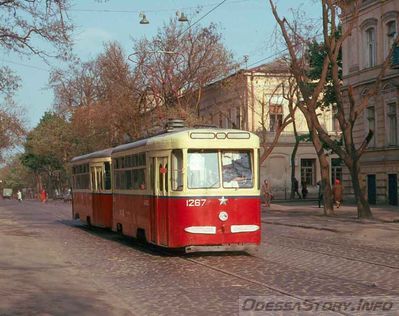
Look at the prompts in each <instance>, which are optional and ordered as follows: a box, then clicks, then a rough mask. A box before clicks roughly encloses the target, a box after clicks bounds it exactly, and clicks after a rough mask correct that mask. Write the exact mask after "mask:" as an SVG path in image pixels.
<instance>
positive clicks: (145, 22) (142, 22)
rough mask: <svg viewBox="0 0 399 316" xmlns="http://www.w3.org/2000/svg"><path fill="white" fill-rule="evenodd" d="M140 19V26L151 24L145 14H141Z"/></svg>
mask: <svg viewBox="0 0 399 316" xmlns="http://www.w3.org/2000/svg"><path fill="white" fill-rule="evenodd" d="M139 17H140V18H141V20H140V24H150V22H149V21H148V20H147V17H146V16H145V14H144V13H143V12H140V14H139Z"/></svg>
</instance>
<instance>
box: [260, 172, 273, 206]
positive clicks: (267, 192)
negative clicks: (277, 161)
mask: <svg viewBox="0 0 399 316" xmlns="http://www.w3.org/2000/svg"><path fill="white" fill-rule="evenodd" d="M271 191H272V190H271V184H270V183H269V181H267V180H266V179H265V180H264V181H263V184H262V192H263V196H264V198H265V206H270V202H271V200H272V199H273V195H272V192H271Z"/></svg>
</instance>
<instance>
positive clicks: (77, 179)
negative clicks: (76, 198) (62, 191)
mask: <svg viewBox="0 0 399 316" xmlns="http://www.w3.org/2000/svg"><path fill="white" fill-rule="evenodd" d="M72 173H73V188H74V189H89V188H90V174H89V165H88V164H83V165H77V166H74V167H73V168H72Z"/></svg>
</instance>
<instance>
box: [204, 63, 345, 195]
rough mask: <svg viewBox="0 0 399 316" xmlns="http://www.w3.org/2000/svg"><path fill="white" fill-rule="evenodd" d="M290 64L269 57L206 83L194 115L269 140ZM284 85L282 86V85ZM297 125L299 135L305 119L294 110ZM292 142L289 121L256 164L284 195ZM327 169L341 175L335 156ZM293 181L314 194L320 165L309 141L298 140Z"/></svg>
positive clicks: (326, 118)
mask: <svg viewBox="0 0 399 316" xmlns="http://www.w3.org/2000/svg"><path fill="white" fill-rule="evenodd" d="M288 78H289V69H288V67H287V66H286V65H285V63H284V62H282V61H278V60H277V61H274V62H272V63H269V64H265V65H261V66H258V67H256V68H252V69H246V70H240V71H238V72H237V73H235V74H233V75H231V76H229V77H227V78H224V79H221V80H219V81H217V82H215V83H213V84H210V85H208V86H207V87H205V88H204V90H203V92H202V98H201V101H200V107H199V114H200V116H201V117H202V118H203V120H204V121H205V122H206V123H209V124H213V125H216V126H218V127H223V128H240V129H245V130H248V131H251V132H255V133H257V134H258V135H260V136H261V135H265V136H266V138H265V139H266V143H269V144H270V143H271V141H272V140H273V138H274V135H275V131H276V128H277V127H278V125H279V124H281V122H282V121H283V120H284V117H285V116H286V115H287V113H289V111H288V105H287V104H288V102H287V100H286V99H285V98H284V94H285V93H283V91H286V89H287V88H288ZM284 89H285V90H284ZM295 120H296V125H297V131H298V134H299V135H304V134H308V128H307V125H306V121H305V118H304V117H303V115H302V113H301V112H300V110H299V109H298V110H297V112H296V117H295ZM321 121H322V124H323V125H324V126H325V128H326V130H328V131H329V132H330V133H335V132H334V131H333V126H334V124H333V116H332V114H331V112H329V111H325V112H321ZM294 143H295V138H294V131H293V126H292V124H291V125H288V126H287V127H286V128H285V130H284V131H283V133H282V135H281V136H280V139H279V142H278V144H277V145H276V147H275V148H274V150H273V152H272V153H271V155H270V156H269V157H268V158H267V159H266V161H265V162H264V163H263V164H262V166H261V179H262V180H263V179H268V180H269V181H270V182H271V185H272V191H273V193H274V196H275V197H277V198H289V195H290V191H291V154H292V150H293V146H294ZM332 164H333V165H334V166H333V167H332V174H333V175H334V176H337V177H338V178H340V179H341V178H342V167H341V164H340V162H339V160H337V159H334V161H332ZM295 166H296V170H295V174H296V178H297V179H298V181H299V182H300V183H301V181H306V183H307V186H308V189H309V192H310V197H311V196H312V195H313V197H315V196H316V192H317V184H316V183H317V181H318V180H320V166H319V163H318V161H317V155H316V152H315V149H314V147H313V144H312V143H311V142H301V143H300V146H299V148H298V152H297V154H296V159H295Z"/></svg>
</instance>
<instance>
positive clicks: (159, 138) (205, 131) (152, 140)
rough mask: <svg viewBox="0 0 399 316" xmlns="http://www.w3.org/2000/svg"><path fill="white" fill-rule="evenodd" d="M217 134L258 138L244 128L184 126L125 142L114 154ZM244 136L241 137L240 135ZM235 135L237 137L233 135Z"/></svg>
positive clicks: (206, 139) (245, 138)
mask: <svg viewBox="0 0 399 316" xmlns="http://www.w3.org/2000/svg"><path fill="white" fill-rule="evenodd" d="M192 134H195V135H198V138H194V137H192V136H191V135H192ZM212 134H213V135H214V137H213V138H206V135H212ZM217 134H220V135H221V134H224V135H225V137H226V138H230V137H229V135H231V138H230V139H231V140H245V141H248V140H249V139H255V138H256V140H258V136H257V135H255V134H253V133H251V132H248V131H243V130H237V129H223V128H216V127H215V128H184V129H178V130H176V131H170V132H166V133H163V134H159V135H155V136H150V137H148V138H145V139H141V140H138V141H135V142H132V143H128V144H123V145H119V146H117V147H115V148H114V149H113V150H112V154H114V153H118V152H123V151H126V150H130V149H134V148H138V147H141V146H146V145H152V144H157V143H159V142H166V141H169V140H175V139H176V140H177V139H186V140H191V141H195V140H204V141H209V140H211V139H215V138H217V137H216V135H217ZM200 135H203V136H204V138H200ZM240 135H241V136H242V138H240V137H239V136H240ZM233 136H235V137H233Z"/></svg>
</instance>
